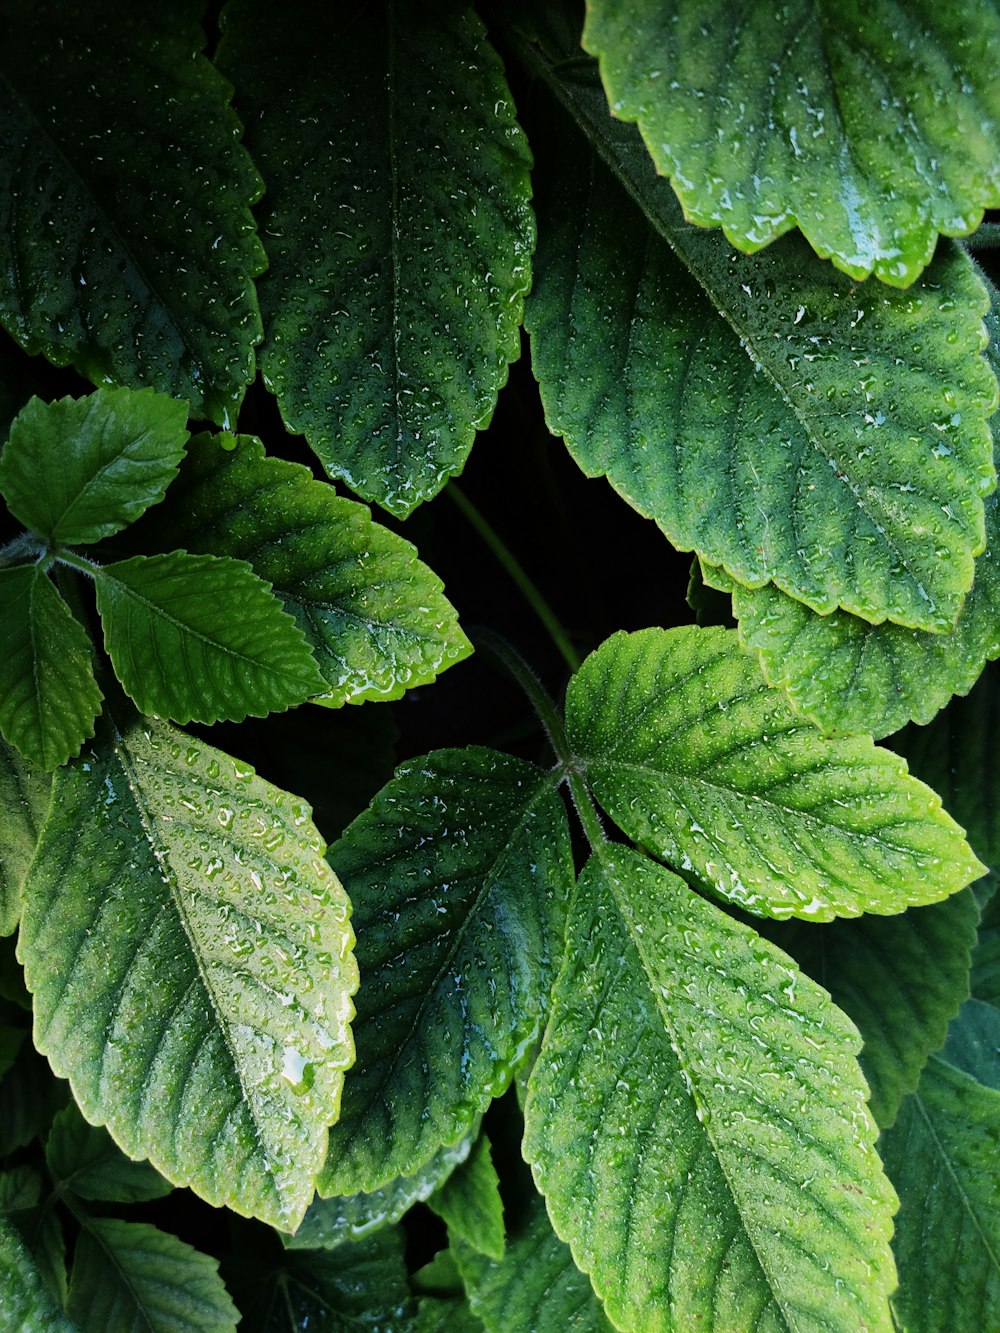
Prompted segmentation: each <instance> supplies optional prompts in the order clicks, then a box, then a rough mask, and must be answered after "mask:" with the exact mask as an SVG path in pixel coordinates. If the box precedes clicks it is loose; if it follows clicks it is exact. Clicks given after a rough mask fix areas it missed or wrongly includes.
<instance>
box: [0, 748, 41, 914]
mask: <svg viewBox="0 0 1000 1333" xmlns="http://www.w3.org/2000/svg"><path fill="white" fill-rule="evenodd" d="M51 791H52V779H51V778H50V777H49V775H48V774H47V773H43V772H42V771H41V769H38V768H36V767H35V766H34V764H30V763H29V762H28V761H27V760H26V759H25V758H24V757H23V755H21V754H19V753H18V751H17V750H15V749H14V747H13V746H11V745H8V744H7V743H6V741H4V740H2V739H0V809H2V810H3V819H0V935H9V934H11V932H12V931H13V930H14V928H15V927H16V926H17V920H18V917H19V916H20V915H21V885H22V883H23V882H24V877H25V875H26V874H27V870H28V865H29V863H30V861H31V858H32V856H33V855H34V851H35V843H36V842H37V841H38V830H39V829H40V828H41V826H42V821H43V820H44V818H45V815H46V812H47V811H48V808H49V797H50V795H51Z"/></svg>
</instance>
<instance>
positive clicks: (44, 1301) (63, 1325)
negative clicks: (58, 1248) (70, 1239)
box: [0, 1214, 78, 1333]
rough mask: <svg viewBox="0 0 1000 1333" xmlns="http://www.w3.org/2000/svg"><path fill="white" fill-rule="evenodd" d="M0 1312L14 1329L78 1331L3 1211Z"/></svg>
mask: <svg viewBox="0 0 1000 1333" xmlns="http://www.w3.org/2000/svg"><path fill="white" fill-rule="evenodd" d="M0 1313H2V1315H3V1321H4V1325H5V1326H6V1327H7V1328H9V1329H11V1330H12V1333H35V1331H36V1330H38V1333H43V1330H44V1333H78V1330H77V1327H76V1325H75V1324H73V1323H71V1322H70V1320H69V1319H67V1318H66V1316H65V1315H64V1314H63V1312H62V1311H61V1310H60V1309H59V1306H58V1305H57V1304H56V1301H55V1298H54V1297H53V1296H52V1293H51V1292H50V1291H49V1288H48V1286H47V1285H46V1282H45V1279H44V1277H43V1276H42V1273H41V1272H40V1271H39V1268H38V1266H37V1264H36V1263H35V1261H34V1259H33V1258H32V1257H31V1255H30V1254H29V1252H28V1250H27V1247H26V1246H25V1244H24V1242H23V1241H22V1239H21V1237H20V1235H19V1233H18V1231H17V1229H16V1227H14V1225H13V1224H12V1223H11V1222H9V1221H8V1220H7V1218H5V1217H4V1216H3V1215H2V1214H0Z"/></svg>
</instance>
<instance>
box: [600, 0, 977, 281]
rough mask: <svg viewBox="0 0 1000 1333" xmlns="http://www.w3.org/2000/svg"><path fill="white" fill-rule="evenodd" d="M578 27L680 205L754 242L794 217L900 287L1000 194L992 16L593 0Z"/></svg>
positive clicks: (821, 240) (887, 4)
mask: <svg viewBox="0 0 1000 1333" xmlns="http://www.w3.org/2000/svg"><path fill="white" fill-rule="evenodd" d="M587 9H588V12H587V24H586V27H585V28H584V33H583V44H584V46H585V47H586V49H587V50H588V51H590V52H592V53H593V54H594V55H597V56H599V57H600V66H601V75H602V78H603V80H604V86H605V89H606V90H607V95H608V101H609V102H610V104H611V107H612V110H613V112H614V114H615V115H616V116H620V117H621V118H622V119H623V120H632V121H637V122H638V124H639V127H640V129H641V131H642V136H643V139H644V140H645V142H646V146H647V147H648V149H649V151H650V153H651V154H652V157H653V161H654V162H655V163H656V166H657V169H658V170H659V171H661V172H662V173H663V174H664V175H665V176H669V177H670V180H671V184H672V185H673V187H674V189H675V191H676V192H677V195H678V198H679V199H680V201H681V203H682V205H683V207H684V214H685V216H686V217H687V218H688V219H690V221H692V222H697V223H699V224H701V225H703V226H705V225H707V226H713V225H720V224H721V226H722V229H723V231H724V232H725V234H726V236H727V237H728V239H729V240H730V241H731V242H732V243H733V245H735V246H737V247H738V248H739V249H741V250H746V251H750V252H752V251H755V250H758V249H760V247H761V246H764V245H767V244H768V242H769V241H771V240H773V239H774V238H775V237H776V236H780V235H781V234H782V233H783V232H786V231H788V230H789V229H790V228H791V227H795V226H798V227H799V228H800V229H801V230H802V232H803V233H804V234H805V236H806V237H807V238H808V240H809V242H810V244H811V245H812V246H813V248H814V249H815V250H816V252H817V253H818V254H819V255H821V256H822V257H823V258H824V259H825V258H830V259H832V260H833V262H834V264H836V265H837V267H838V268H841V269H843V271H844V272H845V273H848V274H850V276H851V277H852V278H866V277H867V276H868V275H869V273H872V272H874V273H875V274H876V275H877V276H878V277H879V278H881V279H883V281H885V282H890V283H893V284H896V285H898V286H906V285H907V284H908V283H910V282H912V281H913V279H914V278H915V277H916V276H917V275H918V274H919V273H920V271H921V269H923V267H924V265H925V264H927V263H928V261H929V260H930V258H931V256H932V255H933V253H934V247H935V244H936V242H937V237H938V233H939V232H940V233H942V234H943V235H946V236H963V235H965V234H966V233H967V232H970V231H972V230H973V229H974V228H975V227H976V226H977V225H978V223H979V221H980V220H981V218H982V215H983V210H984V208H991V207H995V206H996V205H998V204H1000V94H998V92H997V86H996V79H995V78H994V77H993V74H994V71H995V69H996V66H997V63H998V62H1000V17H998V15H997V12H996V10H995V8H994V7H993V6H992V5H990V4H982V3H980V2H979V0H958V2H957V3H952V4H949V5H944V6H942V5H934V4H932V3H930V0H918V2H917V3H915V4H910V5H905V6H900V5H899V4H897V3H894V2H893V0H874V3H862V0H848V2H847V3H843V4H837V5H834V6H827V5H817V4H814V3H812V2H811V0H794V3H791V4H787V5H783V6H781V7H780V8H775V6H773V5H770V4H766V3H764V0H751V3H749V4H746V5H743V6H741V7H740V9H739V10H737V11H734V10H733V8H732V7H731V6H730V5H727V4H725V3H724V2H723V0H709V3H707V4H706V3H704V0H669V3H667V4H664V3H662V0H593V3H591V4H589V5H588V7H587Z"/></svg>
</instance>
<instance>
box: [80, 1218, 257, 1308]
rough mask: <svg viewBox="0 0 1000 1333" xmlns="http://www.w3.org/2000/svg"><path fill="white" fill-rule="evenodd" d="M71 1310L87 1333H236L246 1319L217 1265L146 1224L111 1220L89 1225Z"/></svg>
mask: <svg viewBox="0 0 1000 1333" xmlns="http://www.w3.org/2000/svg"><path fill="white" fill-rule="evenodd" d="M67 1310H68V1312H69V1314H70V1315H71V1316H72V1318H73V1319H75V1320H76V1323H77V1325H78V1326H79V1328H80V1331H81V1333H108V1330H109V1329H133V1328H135V1329H140V1328H141V1329H144V1330H147V1329H148V1330H149V1333H235V1330H236V1321H237V1319H238V1318H239V1311H238V1310H237V1309H236V1306H235V1305H234V1304H233V1303H232V1301H231V1300H230V1298H229V1294H228V1292H227V1291H226V1288H225V1287H224V1286H223V1283H222V1279H221V1278H220V1277H219V1265H218V1261H217V1260H215V1259H210V1258H209V1257H208V1255H207V1254H201V1253H199V1251H198V1250H195V1249H193V1248H192V1247H191V1246H190V1245H187V1244H185V1242H184V1241H182V1240H178V1239H177V1237H176V1236H171V1235H168V1234H167V1233H166V1232H164V1231H159V1230H158V1229H157V1228H156V1227H153V1226H149V1225H148V1224H147V1223H145V1222H120V1221H118V1220H117V1219H116V1218H112V1217H88V1218H87V1219H86V1221H85V1223H84V1225H83V1228H82V1230H81V1232H80V1238H79V1240H78V1241H77V1246H76V1254H75V1256H74V1260H73V1276H72V1278H71V1280H70V1285H69V1299H68V1301H67Z"/></svg>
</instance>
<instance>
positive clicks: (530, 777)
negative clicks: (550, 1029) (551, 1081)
mask: <svg viewBox="0 0 1000 1333" xmlns="http://www.w3.org/2000/svg"><path fill="white" fill-rule="evenodd" d="M555 785H556V784H555V781H554V779H553V776H552V774H550V773H547V772H545V771H544V770H542V769H539V768H536V767H535V766H534V765H533V764H528V763H525V762H524V761H523V760H520V759H513V758H511V757H510V756H508V755H503V754H498V753H497V752H495V751H493V750H485V749H480V748H478V747H470V748H469V749H466V750H440V751H437V752H436V753H434V754H431V755H428V756H426V757H425V758H422V759H416V760H413V761H411V762H410V763H407V764H403V765H402V766H401V767H400V768H399V769H398V770H397V772H396V776H395V777H394V778H393V780H392V782H390V783H389V784H388V785H387V786H386V787H385V788H384V789H383V790H382V791H381V792H380V793H379V795H378V796H377V797H376V798H375V800H374V801H373V802H372V804H371V807H370V808H369V809H368V811H366V812H365V813H364V814H362V815H359V816H358V818H357V819H356V820H355V821H354V823H353V824H351V826H350V827H349V828H348V830H347V832H346V833H345V834H344V836H343V837H342V838H341V839H340V841H339V842H337V843H335V844H334V846H333V847H331V849H330V852H329V858H330V863H331V864H332V865H333V867H334V869H335V870H336V872H337V874H338V875H339V876H340V878H341V879H342V880H343V881H344V883H345V884H350V886H351V899H352V902H353V905H354V923H355V929H356V930H357V933H358V966H359V967H360V969H361V972H362V975H363V976H364V978H365V985H364V986H363V988H362V990H361V992H360V994H359V996H358V1016H357V1021H356V1023H355V1026H354V1032H355V1039H356V1041H357V1046H358V1063H357V1065H356V1066H355V1068H354V1070H352V1072H351V1075H350V1077H349V1079H348V1080H347V1083H346V1085H345V1089H344V1103H343V1110H342V1114H341V1118H340V1121H339V1123H338V1124H337V1125H335V1126H334V1128H333V1131H332V1133H331V1136H330V1153H329V1157H328V1160H327V1165H326V1169H325V1171H324V1173H323V1175H322V1176H321V1178H320V1181H319V1188H320V1192H321V1193H322V1194H352V1193H355V1192H356V1191H358V1190H366V1191H371V1190H375V1189H378V1188H379V1187H381V1186H383V1185H385V1184H387V1183H388V1182H389V1181H391V1180H392V1179H393V1178H394V1177H396V1176H409V1175H413V1174H415V1173H416V1172H418V1171H419V1170H420V1169H421V1168H422V1167H423V1166H425V1165H426V1164H427V1163H428V1162H429V1161H430V1159H431V1158H432V1157H433V1156H434V1155H435V1154H436V1153H437V1152H438V1151H439V1150H440V1149H441V1148H442V1147H445V1146H448V1145H450V1144H454V1143H456V1142H457V1141H458V1140H459V1139H461V1138H463V1137H464V1136H465V1135H466V1134H467V1133H468V1131H469V1129H470V1127H471V1126H472V1124H473V1122H474V1121H475V1119H476V1117H477V1116H478V1115H479V1114H481V1113H482V1112H483V1111H485V1109H486V1107H487V1106H488V1105H489V1103H490V1101H491V1100H492V1099H493V1098H494V1097H498V1096H499V1095H500V1094H501V1093H502V1092H503V1091H504V1090H505V1089H506V1087H507V1085H508V1084H509V1082H510V1080H511V1078H512V1077H513V1074H514V1071H515V1069H516V1067H517V1065H518V1063H519V1061H520V1060H521V1059H522V1057H523V1056H524V1054H525V1052H526V1050H527V1049H528V1047H529V1045H530V1043H531V1042H532V1041H533V1040H534V1038H535V1037H536V1036H537V1035H538V1032H539V1030H540V1027H541V1024H542V1021H543V1019H544V1015H545V1012H546V1009H547V1005H548V995H549V991H550V989H551V984H552V977H553V975H554V972H555V969H556V967H557V966H558V963H559V958H560V955H561V950H562V921H563V913H564V910H565V908H564V900H565V898H566V896H567V894H568V891H569V888H570V885H571V884H572V878H573V865H572V857H571V850H570V841H569V826H568V823H567V820H566V811H565V807H564V806H563V804H562V800H561V798H560V797H559V795H558V794H557V792H556V790H555Z"/></svg>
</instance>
